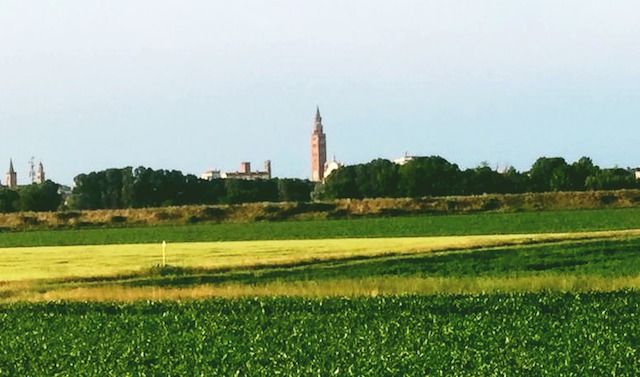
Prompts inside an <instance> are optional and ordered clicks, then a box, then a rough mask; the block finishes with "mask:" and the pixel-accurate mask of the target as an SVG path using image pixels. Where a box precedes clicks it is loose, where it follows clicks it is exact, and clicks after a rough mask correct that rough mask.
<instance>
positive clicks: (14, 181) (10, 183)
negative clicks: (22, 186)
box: [6, 159, 18, 189]
mask: <svg viewBox="0 0 640 377" xmlns="http://www.w3.org/2000/svg"><path fill="white" fill-rule="evenodd" d="M6 182H7V187H8V188H10V189H15V188H18V173H16V170H15V169H14V168H13V159H10V160H9V171H8V172H7V179H6Z"/></svg>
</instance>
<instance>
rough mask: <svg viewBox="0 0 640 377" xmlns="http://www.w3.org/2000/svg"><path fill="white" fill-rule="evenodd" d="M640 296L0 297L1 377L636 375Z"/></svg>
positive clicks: (639, 339) (622, 294) (639, 329)
mask: <svg viewBox="0 0 640 377" xmlns="http://www.w3.org/2000/svg"><path fill="white" fill-rule="evenodd" d="M638 312H640V293H638V292H630V291H627V292H624V291H623V292H616V293H597V294H596V293H593V294H579V295H578V294H512V295H490V296H487V295H477V296H434V297H412V296H410V297H381V298H361V299H318V300H309V299H294V298H277V299H243V300H208V301H200V302H185V303H155V302H148V303H138V304H127V305H116V304H89V303H47V304H14V305H5V306H0V328H2V331H1V332H0V344H2V350H1V351H0V375H2V376H22V375H42V376H44V375H49V376H50V375H74V376H84V375H87V376H89V375H90V376H96V375H120V376H123V375H209V376H213V375H218V376H234V375H242V376H254V375H255V376H264V375H288V376H301V375H343V376H382V375H403V376H424V375H513V376H515V375H538V374H544V375H546V374H548V375H556V376H558V375H575V376H591V375H626V376H634V375H638V374H640V363H639V362H638V348H637V346H638V344H640V321H638V320H637V316H638Z"/></svg>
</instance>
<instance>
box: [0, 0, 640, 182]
mask: <svg viewBox="0 0 640 377" xmlns="http://www.w3.org/2000/svg"><path fill="white" fill-rule="evenodd" d="M638 14H640V3H639V2H637V1H625V0H618V1H607V0H602V1H589V0H576V1H573V0H566V1H558V0H548V1H547V0H539V1H531V0H503V1H489V0H467V1H458V0H441V1H430V0H415V1H414V0H395V1H380V0H348V1H345V0H317V1H299V0H234V1H217V0H203V1H196V0H176V1H166V0H136V1H131V0H105V1H98V0H39V1H37V0H33V1H24V0H0V171H5V170H3V169H6V168H5V167H4V165H5V164H6V165H7V168H8V164H9V159H10V158H13V160H14V163H15V166H16V169H17V170H18V174H19V181H20V182H21V183H26V180H27V172H28V161H29V159H30V157H32V156H33V157H35V159H36V162H37V161H40V160H42V161H43V163H44V165H45V169H46V171H47V174H48V178H51V179H53V180H55V181H57V182H60V183H65V184H70V183H72V181H73V177H74V176H76V175H77V174H80V173H84V172H90V171H95V170H101V169H105V168H111V167H124V166H133V167H136V166H147V167H152V168H155V169H160V168H163V169H178V170H182V171H183V172H185V173H193V174H200V173H201V172H203V171H204V170H207V169H210V168H216V169H222V170H225V171H230V170H237V169H238V168H239V165H240V162H241V161H251V162H252V164H253V166H258V167H261V166H262V164H263V161H264V160H266V159H270V160H271V161H272V164H273V171H274V174H275V175H276V176H279V177H299V178H307V177H309V175H310V150H309V139H310V136H311V131H312V121H313V116H314V113H315V108H316V106H319V107H320V111H321V113H322V116H323V120H324V121H323V123H324V129H325V132H326V134H327V145H328V154H329V156H333V155H335V156H336V158H337V159H338V160H339V161H341V162H343V163H347V164H353V163H360V162H367V161H370V160H371V159H374V158H388V159H394V158H398V157H401V156H402V155H404V154H405V153H409V154H411V155H441V156H443V157H445V158H446V159H448V160H449V161H452V162H455V163H458V164H459V165H460V167H462V168H467V167H474V166H477V165H478V164H480V163H481V162H484V161H486V162H488V163H489V164H490V165H491V166H494V167H495V166H505V165H513V166H515V167H516V168H517V169H519V170H527V169H528V168H529V167H530V166H531V164H532V163H533V162H534V161H535V159H536V158H537V157H540V156H561V157H565V158H566V159H567V160H569V161H573V160H576V159H578V158H579V157H580V156H583V155H587V156H591V157H592V158H593V159H594V161H595V162H596V163H597V164H599V165H600V166H603V167H612V166H616V165H617V166H622V167H627V166H630V167H636V166H640V151H638V148H637V146H638V145H639V144H640V129H639V127H638V126H639V125H640V122H639V120H640V106H639V104H640V89H639V88H640V64H638V62H640V43H638V41H640V22H637V15H638ZM3 161H5V162H3ZM3 182H4V179H3Z"/></svg>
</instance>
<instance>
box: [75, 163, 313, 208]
mask: <svg viewBox="0 0 640 377" xmlns="http://www.w3.org/2000/svg"><path fill="white" fill-rule="evenodd" d="M74 181H75V188H74V190H73V195H72V196H71V198H70V200H69V205H70V207H71V208H74V209H116V208H131V207H133V208H146V207H164V206H181V205H190V204H218V203H232V204H233V203H249V202H265V201H269V202H278V201H309V199H310V193H311V189H312V187H311V183H310V182H309V181H304V180H299V179H283V180H277V179H273V180H260V179H259V180H254V181H246V180H238V179H228V180H222V179H214V180H211V181H209V180H203V179H199V178H198V177H196V176H194V175H189V174H188V175H184V174H182V172H180V171H177V170H153V169H148V168H144V167H139V168H137V169H135V170H134V169H132V168H130V167H127V168H123V169H107V170H103V171H99V172H92V173H89V174H80V175H78V176H77V177H76V178H75V180H74Z"/></svg>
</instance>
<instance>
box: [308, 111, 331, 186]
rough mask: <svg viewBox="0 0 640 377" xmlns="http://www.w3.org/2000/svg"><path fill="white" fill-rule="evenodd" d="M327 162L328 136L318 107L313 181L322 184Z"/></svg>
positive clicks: (312, 166) (315, 126)
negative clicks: (323, 129)
mask: <svg viewBox="0 0 640 377" xmlns="http://www.w3.org/2000/svg"><path fill="white" fill-rule="evenodd" d="M326 162H327V135H325V134H324V132H323V131H322V117H321V116H320V108H319V107H316V118H315V120H314V121H313V133H312V134H311V180H312V181H314V182H321V181H322V179H323V178H324V164H325V163H326Z"/></svg>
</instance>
